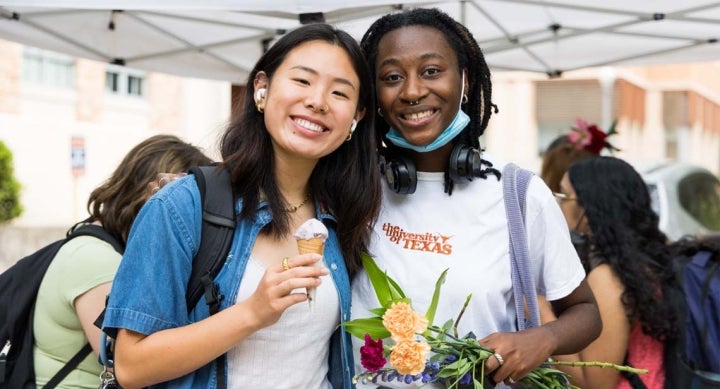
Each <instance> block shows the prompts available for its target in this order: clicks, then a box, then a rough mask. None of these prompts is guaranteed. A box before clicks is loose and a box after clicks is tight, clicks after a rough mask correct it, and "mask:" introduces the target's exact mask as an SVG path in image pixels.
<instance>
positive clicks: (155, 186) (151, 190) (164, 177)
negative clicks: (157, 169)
mask: <svg viewBox="0 0 720 389" xmlns="http://www.w3.org/2000/svg"><path fill="white" fill-rule="evenodd" d="M185 176H187V173H158V174H157V176H155V181H150V182H148V184H147V197H148V198H150V196H152V195H154V194H155V193H157V191H159V190H160V188H162V187H163V186H165V185H167V184H169V183H171V182H173V181H175V180H177V179H178V178H180V177H185Z"/></svg>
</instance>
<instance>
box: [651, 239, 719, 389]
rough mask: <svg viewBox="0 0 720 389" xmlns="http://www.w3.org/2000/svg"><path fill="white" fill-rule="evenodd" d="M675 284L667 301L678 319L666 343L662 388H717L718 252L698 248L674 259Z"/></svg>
mask: <svg viewBox="0 0 720 389" xmlns="http://www.w3.org/2000/svg"><path fill="white" fill-rule="evenodd" d="M673 265H674V270H675V276H676V278H677V280H678V286H679V287H678V288H676V289H675V290H671V292H672V293H671V295H670V296H669V297H670V301H671V303H672V304H673V305H674V306H675V307H676V309H677V311H678V314H679V318H680V322H679V323H678V329H679V337H678V339H677V341H676V342H671V343H668V344H666V350H665V375H666V378H665V388H668V389H671V388H672V389H679V388H692V389H710V388H715V389H717V388H720V253H713V252H710V251H705V250H701V251H698V252H697V253H695V254H694V255H692V256H690V257H687V256H681V257H677V258H675V259H674V264H673Z"/></svg>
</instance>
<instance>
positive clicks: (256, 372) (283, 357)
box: [228, 258, 340, 389]
mask: <svg viewBox="0 0 720 389" xmlns="http://www.w3.org/2000/svg"><path fill="white" fill-rule="evenodd" d="M264 273H265V266H264V265H263V264H262V263H260V262H259V261H256V260H254V259H253V258H250V260H249V261H248V264H247V268H246V269H245V274H243V277H242V280H241V282H240V290H239V291H238V295H237V299H236V302H237V301H242V300H244V299H246V298H248V297H249V296H250V295H251V294H252V293H253V292H255V289H256V288H257V286H258V284H259V282H260V279H261V278H262V276H263V274H264ZM303 292H304V291H303ZM338 324H340V303H339V301H338V294H337V289H336V288H335V284H334V283H333V281H332V279H331V278H330V276H325V277H322V283H321V284H320V286H319V287H318V289H317V294H316V296H315V306H314V308H313V311H312V312H311V311H310V307H309V306H308V303H307V302H304V303H299V304H296V305H293V306H291V307H290V308H288V309H287V310H286V311H285V312H284V313H283V315H282V316H281V317H280V320H278V321H277V323H275V324H273V325H272V326H269V327H265V328H263V329H261V330H259V331H257V332H255V333H254V334H252V335H250V337H248V338H246V339H245V340H244V341H242V342H241V343H239V344H238V345H236V346H235V347H233V348H232V349H230V351H229V352H228V387H229V388H277V389H282V388H288V389H289V388H298V389H309V388H319V389H331V385H330V382H329V381H328V379H327V373H328V353H329V350H330V336H331V335H332V333H333V331H335V329H336V328H337V326H338Z"/></svg>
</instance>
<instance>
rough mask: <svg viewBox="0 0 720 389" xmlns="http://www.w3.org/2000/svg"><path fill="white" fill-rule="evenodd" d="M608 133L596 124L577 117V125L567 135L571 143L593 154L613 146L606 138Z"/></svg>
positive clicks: (598, 153)
mask: <svg viewBox="0 0 720 389" xmlns="http://www.w3.org/2000/svg"><path fill="white" fill-rule="evenodd" d="M607 136H608V134H606V133H605V132H603V131H602V130H601V129H600V128H598V126H597V125H595V124H588V122H586V121H585V120H582V119H576V120H575V127H573V128H572V131H570V133H569V134H568V135H567V138H568V140H569V141H570V143H572V144H574V145H575V148H576V149H578V150H582V149H585V150H587V151H589V152H591V153H593V154H597V155H600V151H602V149H603V148H605V147H611V146H609V145H608V143H607V141H606V140H605V138H607Z"/></svg>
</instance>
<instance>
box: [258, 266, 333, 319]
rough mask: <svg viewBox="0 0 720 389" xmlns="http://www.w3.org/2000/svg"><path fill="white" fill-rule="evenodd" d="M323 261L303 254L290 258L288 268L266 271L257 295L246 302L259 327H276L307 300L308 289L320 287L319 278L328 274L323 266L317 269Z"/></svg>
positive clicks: (271, 268)
mask: <svg viewBox="0 0 720 389" xmlns="http://www.w3.org/2000/svg"><path fill="white" fill-rule="evenodd" d="M321 258H322V256H320V255H318V254H302V255H298V256H296V257H290V258H288V259H287V261H286V264H287V268H284V267H283V265H277V266H270V267H268V268H267V270H266V271H265V274H264V275H263V277H262V279H261V280H260V283H259V284H258V287H257V289H256V290H255V292H254V293H253V294H252V295H251V296H250V297H249V298H248V299H247V300H245V303H247V304H248V305H249V307H250V312H252V314H253V315H254V316H255V320H256V322H257V325H258V327H260V328H263V327H267V326H270V325H272V324H274V323H275V322H277V321H278V319H280V316H281V315H282V314H283V312H285V310H286V309H288V308H289V307H290V306H292V305H295V304H298V303H301V302H303V301H306V300H307V294H306V293H305V290H306V289H305V288H309V287H317V286H318V285H320V282H321V280H320V277H322V276H325V275H328V274H329V272H328V269H327V268H325V267H324V266H315V263H316V262H318V261H319V260H320V259H321Z"/></svg>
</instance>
